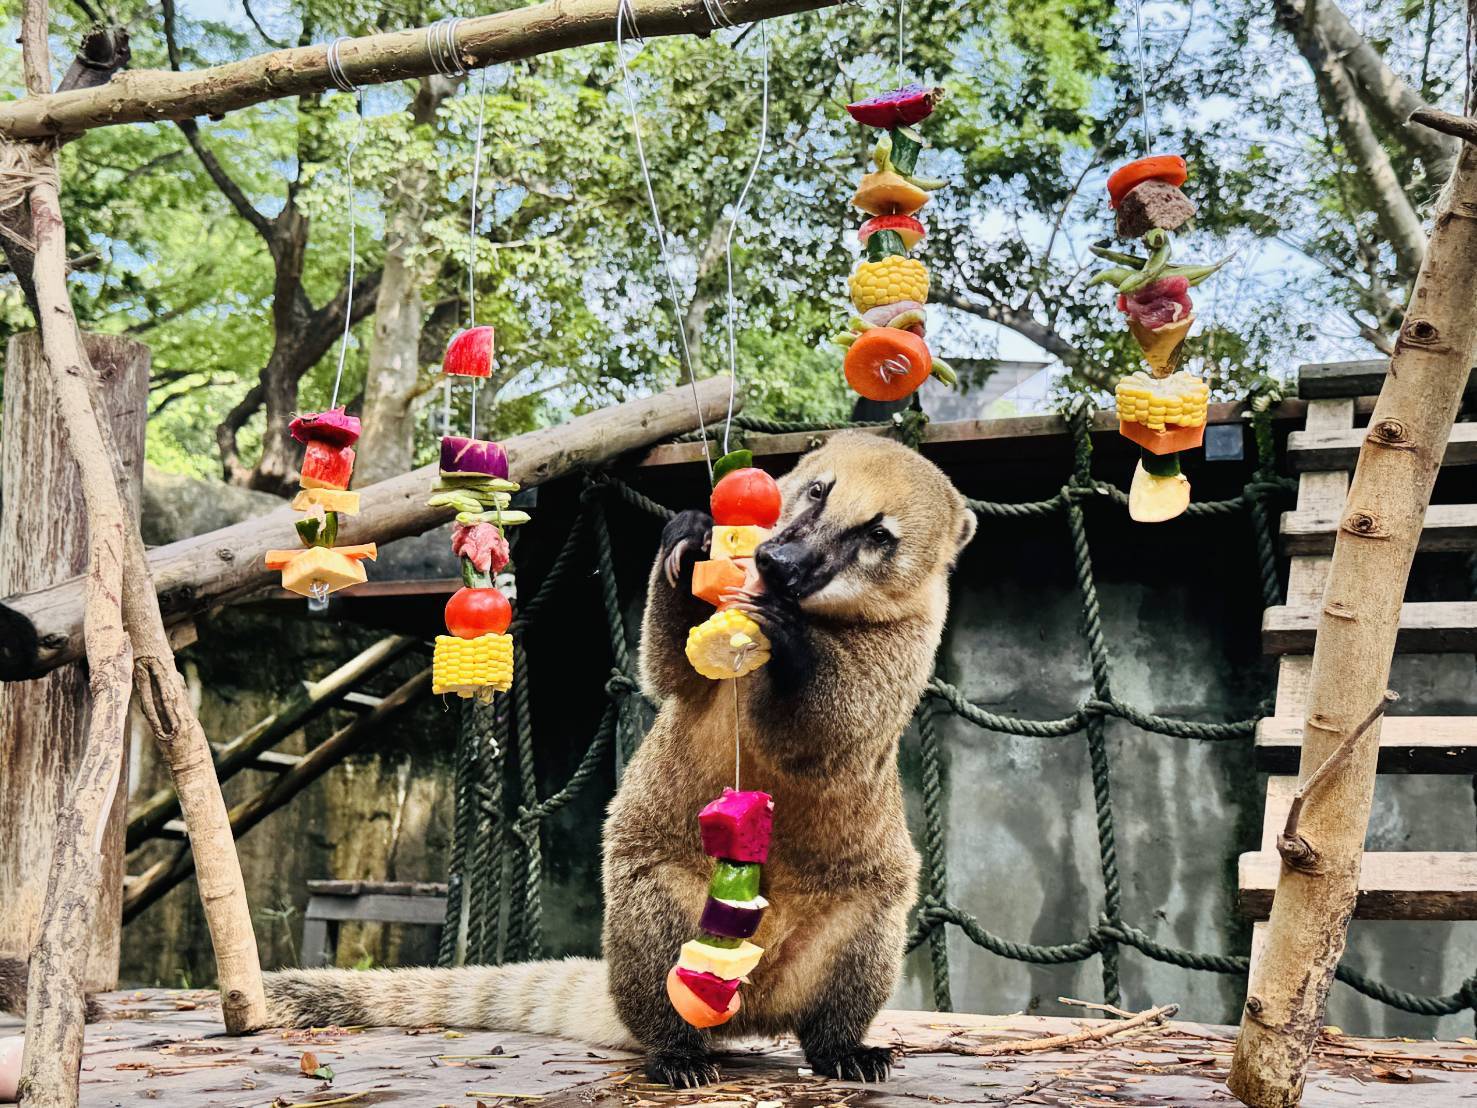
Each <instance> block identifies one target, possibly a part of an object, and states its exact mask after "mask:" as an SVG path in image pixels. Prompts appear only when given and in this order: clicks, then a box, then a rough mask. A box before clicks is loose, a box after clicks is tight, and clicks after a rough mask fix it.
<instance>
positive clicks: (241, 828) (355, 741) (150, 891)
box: [123, 666, 431, 923]
mask: <svg viewBox="0 0 1477 1108" xmlns="http://www.w3.org/2000/svg"><path fill="white" fill-rule="evenodd" d="M430 691H431V670H430V667H429V666H428V667H426V668H425V669H423V670H421V671H420V672H419V673H417V674H416V675H415V676H414V677H412V678H411V679H410V680H408V681H406V682H405V683H404V684H403V685H401V686H400V687H399V688H397V689H396V690H395V691H394V692H392V693H390V695H389V696H387V697H385V698H384V700H383V701H381V703H380V706H379V707H378V708H376V709H375V710H374V711H372V712H368V713H366V714H364V715H362V716H360V717H359V718H358V719H356V720H354V721H353V722H352V723H349V724H347V725H346V726H344V727H340V728H339V729H338V730H337V731H335V732H334V733H333V734H332V735H330V736H329V737H328V738H326V739H324V740H323V741H322V742H321V743H319V744H318V745H317V746H315V747H314V748H313V749H312V750H310V751H308V753H306V754H304V755H303V757H302V760H301V761H300V762H298V763H297V765H295V766H293V767H292V768H291V769H289V770H287V771H286V772H284V773H283V774H282V775H281V776H280V777H278V778H277V779H276V780H275V781H273V782H272V783H271V784H270V785H268V786H267V787H266V788H265V789H263V790H262V791H261V792H259V793H257V794H256V795H255V796H253V797H251V798H249V799H247V800H244V801H242V802H241V803H240V804H237V805H236V806H235V807H234V808H232V809H231V833H232V835H234V836H235V837H236V838H238V839H239V838H241V836H243V835H245V834H246V833H247V832H248V831H250V830H251V829H252V828H253V827H255V826H256V825H257V824H258V823H260V822H261V821H262V820H264V819H266V818H267V817H268V816H269V815H271V814H272V813H273V812H275V811H276V810H277V809H278V808H281V807H282V806H283V805H284V804H286V803H287V802H288V801H289V800H291V799H292V798H293V797H295V796H296V795H297V794H298V793H300V792H302V791H303V790H304V789H306V788H307V787H308V786H309V785H311V784H312V783H313V782H314V781H316V780H318V778H320V777H322V776H323V775H324V774H325V773H327V772H328V771H329V770H330V769H332V768H333V767H334V766H336V765H338V764H339V763H340V762H341V761H343V760H344V759H345V758H347V757H348V756H349V755H350V754H352V753H354V751H356V750H358V749H359V747H361V746H363V745H364V743H366V742H368V741H369V740H370V739H371V738H373V737H374V736H375V735H376V734H377V733H378V732H379V730H380V728H382V727H383V726H384V725H385V724H387V723H389V722H390V721H391V720H392V719H394V718H395V717H396V716H397V715H399V714H400V712H401V711H402V710H403V709H405V708H407V707H409V706H410V705H412V704H415V703H416V702H417V701H419V700H420V699H421V697H423V696H425V695H426V694H427V693H429V692H430ZM194 872H195V859H194V856H193V855H192V854H191V852H190V848H189V846H188V845H186V846H183V847H181V848H180V849H179V850H178V851H176V852H175V854H174V855H172V856H171V857H169V858H165V859H163V860H161V861H160V862H158V863H156V864H155V865H153V866H150V867H149V869H147V870H146V871H145V872H143V873H141V874H138V875H137V876H136V877H134V878H133V879H131V880H129V881H128V882H127V883H126V884H125V886H124V889H123V922H124V923H128V922H129V921H130V920H131V919H133V918H134V917H135V916H137V915H138V914H139V913H140V912H142V911H143V910H144V909H145V908H147V907H148V906H149V905H151V904H153V903H154V902H155V901H156V900H158V899H159V898H160V897H162V896H163V895H164V894H165V893H167V892H169V890H170V889H172V888H174V887H175V886H176V885H178V884H179V883H180V882H181V881H183V880H184V879H185V878H186V877H189V876H190V874H192V873H194Z"/></svg>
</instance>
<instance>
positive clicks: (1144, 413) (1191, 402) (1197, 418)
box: [1114, 370, 1210, 431]
mask: <svg viewBox="0 0 1477 1108" xmlns="http://www.w3.org/2000/svg"><path fill="white" fill-rule="evenodd" d="M1114 398H1115V399H1116V400H1117V406H1118V418H1119V419H1120V420H1121V421H1122V422H1124V423H1142V424H1144V425H1145V426H1146V427H1148V428H1150V429H1151V430H1154V431H1163V430H1164V429H1165V427H1166V426H1170V427H1198V426H1200V425H1201V424H1202V423H1204V422H1205V418H1206V414H1207V409H1208V407H1209V400H1210V388H1209V386H1207V385H1206V383H1205V382H1204V381H1203V380H1201V379H1200V378H1199V377H1196V376H1195V375H1194V374H1193V373H1190V372H1188V371H1186V370H1180V372H1178V373H1173V374H1171V375H1170V376H1168V377H1159V378H1156V377H1150V376H1149V375H1148V374H1147V373H1144V372H1143V371H1142V370H1140V371H1139V372H1137V373H1131V374H1129V375H1128V376H1127V377H1124V378H1123V379H1122V380H1121V381H1119V382H1118V387H1117V388H1116V389H1115V390H1114Z"/></svg>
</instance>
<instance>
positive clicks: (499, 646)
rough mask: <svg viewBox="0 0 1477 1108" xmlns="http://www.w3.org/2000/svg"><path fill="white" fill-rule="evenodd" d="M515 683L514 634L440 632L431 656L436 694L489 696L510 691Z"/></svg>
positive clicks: (433, 687) (432, 676)
mask: <svg viewBox="0 0 1477 1108" xmlns="http://www.w3.org/2000/svg"><path fill="white" fill-rule="evenodd" d="M512 685H513V637H512V636H511V635H492V634H488V635H479V636H478V637H477V638H475V639H462V638H458V637H457V636H455V635H437V636H436V649H435V652H434V653H433V654H432V655H431V691H432V692H433V693H435V694H436V695H438V696H439V695H441V694H442V693H449V692H451V693H456V694H457V696H461V697H470V696H478V697H482V698H484V699H485V698H486V697H487V696H488V695H489V694H490V693H491V692H492V691H494V690H495V691H497V692H507V691H508V689H510V688H511V687H512Z"/></svg>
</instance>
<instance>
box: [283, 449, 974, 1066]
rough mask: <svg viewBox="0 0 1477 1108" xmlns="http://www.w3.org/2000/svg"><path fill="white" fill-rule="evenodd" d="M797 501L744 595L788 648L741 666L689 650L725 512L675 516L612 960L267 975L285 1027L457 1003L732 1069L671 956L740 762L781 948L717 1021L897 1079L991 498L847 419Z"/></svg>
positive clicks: (490, 1017) (360, 1020)
mask: <svg viewBox="0 0 1477 1108" xmlns="http://www.w3.org/2000/svg"><path fill="white" fill-rule="evenodd" d="M781 490H782V492H783V495H784V511H783V514H782V515H781V517H780V520H779V523H778V524H777V526H776V529H775V532H774V534H773V536H772V537H771V538H770V539H769V541H768V542H766V543H765V544H764V545H763V546H761V547H760V549H759V551H758V553H757V556H756V563H757V567H758V569H759V572H760V575H761V576H762V578H763V581H764V585H765V589H764V591H763V592H762V593H760V594H759V595H757V596H752V597H751V598H750V599H748V600H747V601H746V602H745V607H746V610H748V611H750V612H751V613H752V614H753V615H754V617H755V619H756V620H757V621H758V622H759V623H760V624H761V626H762V627H763V629H764V632H765V634H766V635H767V637H768V638H769V640H770V643H771V659H770V661H769V663H768V664H767V665H766V666H764V667H763V668H761V669H760V670H758V671H757V672H756V673H754V674H753V675H751V676H749V677H747V678H745V679H744V680H742V681H739V682H737V695H735V689H734V683H732V682H727V681H723V682H718V681H710V680H708V679H706V678H704V677H702V676H700V675H698V674H697V673H696V672H695V671H694V670H693V669H692V667H691V666H690V665H689V664H688V662H687V660H686V657H685V656H684V653H683V646H684V643H685V640H686V637H687V632H688V629H689V628H690V627H691V626H693V625H694V624H696V623H698V622H700V621H702V620H703V619H704V618H706V617H707V616H708V615H709V614H711V611H712V609H711V608H709V607H708V606H707V605H705V604H704V603H703V602H701V601H699V600H696V599H695V598H694V597H693V596H692V594H691V574H692V565H693V563H694V561H696V560H697V559H698V558H699V557H700V556H701V555H702V552H703V550H704V547H705V546H706V545H707V542H708V534H709V529H710V528H711V526H712V520H711V519H710V518H709V517H708V515H707V514H706V513H703V512H698V511H687V512H682V513H680V514H679V515H677V516H676V518H674V519H673V520H672V521H671V522H670V523H669V524H668V525H667V527H666V529H665V530H664V532H663V535H662V548H661V552H660V554H659V555H658V557H657V559H656V563H655V565H654V566H653V567H652V571H651V577H650V583H649V588H648V594H647V602H646V611H645V617H644V621H643V626H642V647H641V676H642V682H643V684H644V686H645V688H646V691H647V692H648V693H650V694H651V695H653V696H655V697H657V698H659V699H660V700H661V702H662V707H661V710H660V712H659V713H658V715H657V718H656V722H655V724H654V726H653V727H652V729H651V732H650V733H649V734H648V735H647V737H646V739H645V740H644V742H643V743H642V745H641V748H640V750H639V751H638V753H637V754H636V756H635V758H634V759H633V760H632V761H631V764H630V765H629V767H628V768H627V770H626V773H625V777H624V779H623V781H622V783H621V787H620V790H619V792H618V794H617V796H616V797H615V799H614V800H613V801H612V803H611V805H610V810H609V816H608V818H607V820H606V824H605V838H604V876H603V880H604V889H605V924H604V954H605V958H604V961H594V960H591V959H580V958H572V959H568V960H565V961H549V962H536V963H530V964H525V965H508V966H496V967H464V968H459V969H406V970H376V971H370V972H355V971H344V970H292V971H286V972H281V973H274V974H269V975H267V997H268V1006H269V1011H270V1019H271V1022H272V1023H273V1024H274V1025H294V1026H307V1025H324V1024H347V1025H362V1024H379V1025H384V1024H408V1025H416V1024H445V1025H453V1026H470V1027H489V1028H496V1029H504V1030H523V1031H531V1032H542V1033H548V1034H555V1035H565V1036H568V1037H571V1038H575V1039H580V1040H583V1041H585V1042H590V1043H595V1044H599V1045H604V1046H612V1047H631V1046H638V1045H639V1047H640V1048H642V1049H644V1050H645V1052H646V1055H647V1060H646V1072H647V1074H648V1075H649V1077H650V1078H651V1079H652V1080H653V1081H659V1082H662V1083H665V1084H669V1085H673V1086H676V1087H691V1086H695V1085H700V1084H703V1083H706V1082H710V1081H713V1080H715V1079H716V1078H717V1076H718V1070H717V1067H716V1066H715V1065H714V1064H713V1062H712V1060H711V1057H710V1053H709V1051H710V1046H711V1044H712V1036H713V1034H714V1033H713V1032H708V1031H699V1030H696V1029H694V1028H692V1027H690V1026H688V1025H687V1024H686V1023H684V1022H683V1021H682V1020H681V1019H680V1018H679V1017H678V1016H677V1014H676V1012H675V1011H674V1010H673V1009H672V1006H671V1004H670V1002H669V1001H668V1000H667V996H666V988H665V984H664V982H665V978H666V975H667V971H668V970H669V968H670V967H671V966H672V964H673V962H674V961H675V960H676V957H677V951H678V948H679V947H680V946H681V945H682V943H683V942H685V941H686V940H687V939H690V938H692V937H693V936H694V935H695V934H696V925H697V919H698V915H699V913H700V912H701V910H702V906H703V902H704V898H705V895H706V890H707V884H708V878H709V875H710V873H711V869H712V861H711V859H709V858H707V857H706V856H705V855H704V854H703V852H702V848H701V842H700V839H699V835H698V828H697V819H696V814H697V812H698V810H699V809H700V808H701V807H702V806H703V805H704V804H706V803H707V802H708V801H709V800H711V799H712V798H713V797H715V796H717V795H718V794H719V793H720V792H721V791H722V789H723V787H724V786H725V785H732V784H733V779H734V712H735V709H736V707H737V709H738V711H739V713H740V716H741V731H742V736H743V741H742V766H741V777H742V782H743V785H744V787H746V788H762V789H764V790H765V791H767V792H769V793H771V794H772V795H773V797H774V837H773V843H772V846H771V852H770V858H769V861H768V863H767V864H766V865H765V867H764V895H765V896H766V897H767V898H768V899H769V901H770V903H771V907H770V908H769V910H768V911H767V912H766V913H765V916H764V921H763V923H762V925H761V927H760V929H759V932H758V934H756V935H755V937H754V941H755V942H757V943H758V944H759V945H760V946H762V947H764V948H765V955H764V958H763V960H762V961H761V962H760V964H759V967H758V969H756V970H755V971H754V973H753V974H752V975H751V980H750V982H749V983H748V984H746V985H745V986H744V988H743V990H742V997H743V1007H742V1010H741V1011H740V1012H739V1014H738V1016H736V1017H735V1018H734V1019H733V1020H732V1021H731V1022H729V1023H728V1024H726V1025H724V1026H723V1027H721V1028H718V1029H716V1033H717V1034H719V1035H722V1036H744V1035H753V1034H759V1035H770V1034H778V1033H789V1032H793V1033H795V1034H796V1035H797V1036H798V1037H799V1040H800V1044H801V1046H802V1048H803V1049H804V1051H805V1055H806V1057H807V1059H808V1060H809V1062H810V1065H811V1066H812V1068H813V1069H814V1070H815V1071H816V1072H817V1073H819V1074H824V1075H827V1076H834V1077H842V1078H850V1079H861V1080H882V1079H884V1078H885V1077H886V1076H887V1075H888V1072H889V1067H890V1065H891V1056H890V1054H889V1052H888V1051H887V1050H885V1049H882V1048H878V1047H869V1046H865V1045H863V1042H862V1037H863V1035H864V1034H865V1033H866V1030H867V1028H868V1026H869V1025H870V1024H871V1022H872V1019H873V1017H874V1016H876V1014H877V1012H878V1011H879V1010H880V1009H881V1008H882V1005H883V1004H884V1002H885V1001H886V1000H887V997H888V995H889V994H890V993H891V991H892V989H893V986H894V985H895V983H896V982H897V979H898V975H899V972H900V970H901V966H902V959H903V947H904V941H905V935H906V931H907V915H908V911H909V908H910V907H911V905H912V904H913V902H914V899H915V896H916V892H917V877H918V856H917V853H916V851H915V850H914V849H913V846H912V843H911V841H910V839H909V836H908V830H907V826H906V824H905V821H904V812H903V795H902V785H901V781H900V779H899V776H898V770H897V744H898V738H899V736H900V735H901V733H902V731H903V728H904V727H905V726H906V725H907V722H908V719H909V717H910V715H911V714H912V711H913V708H914V706H915V705H916V704H917V702H918V698H919V696H920V695H921V692H922V689H923V686H924V684H925V682H926V681H927V679H928V675H929V673H930V671H931V668H932V665H933V658H934V653H935V651H936V650H937V648H938V644H939V638H940V635H941V632H942V628H943V622H944V616H945V612H946V609H947V606H948V588H947V584H948V581H947V579H948V573H949V570H950V568H951V567H952V565H953V563H954V561H955V559H956V557H957V556H958V554H959V552H960V550H961V549H962V548H963V546H964V545H965V543H967V542H968V541H969V540H970V538H971V537H972V536H973V534H974V529H975V516H974V514H973V512H971V511H970V510H969V509H968V508H967V507H966V505H965V503H964V500H963V499H962V498H961V497H960V495H959V493H958V492H957V491H955V489H954V488H953V486H952V485H951V484H950V483H949V481H948V479H947V478H946V477H945V476H944V474H943V473H942V472H940V470H939V469H938V468H937V467H935V466H934V465H932V464H931V463H930V462H928V461H926V460H925V459H923V458H922V457H920V456H919V455H918V454H916V453H915V452H913V451H911V450H909V449H907V448H906V447H903V446H901V445H899V444H897V443H895V442H891V441H889V440H886V439H882V438H879V437H876V436H871V435H865V434H859V433H848V434H841V435H837V436H836V437H834V438H833V439H831V440H830V441H829V442H828V443H827V444H826V445H824V446H822V447H821V448H820V449H818V450H816V451H814V452H812V453H811V454H808V455H807V456H806V457H804V458H803V459H802V460H801V462H800V463H799V465H798V466H797V467H796V468H795V469H794V470H793V471H792V472H791V473H790V474H789V475H788V476H786V477H785V478H784V479H783V480H782V481H781Z"/></svg>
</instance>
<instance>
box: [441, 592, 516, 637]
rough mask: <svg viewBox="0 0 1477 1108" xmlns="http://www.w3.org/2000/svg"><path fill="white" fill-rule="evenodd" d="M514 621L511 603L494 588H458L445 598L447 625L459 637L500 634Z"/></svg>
mask: <svg viewBox="0 0 1477 1108" xmlns="http://www.w3.org/2000/svg"><path fill="white" fill-rule="evenodd" d="M512 622H513V605H511V604H509V603H508V598H507V597H506V596H504V595H503V594H502V593H501V592H499V591H498V590H497V589H465V588H463V589H457V590H456V592H454V593H452V596H451V599H450V600H448V601H447V602H446V629H447V630H448V631H450V632H451V633H452V634H453V635H455V636H456V637H457V638H459V639H475V638H479V637H481V636H482V635H501V634H502V633H503V632H504V631H506V630H507V629H508V624H510V623H512Z"/></svg>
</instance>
